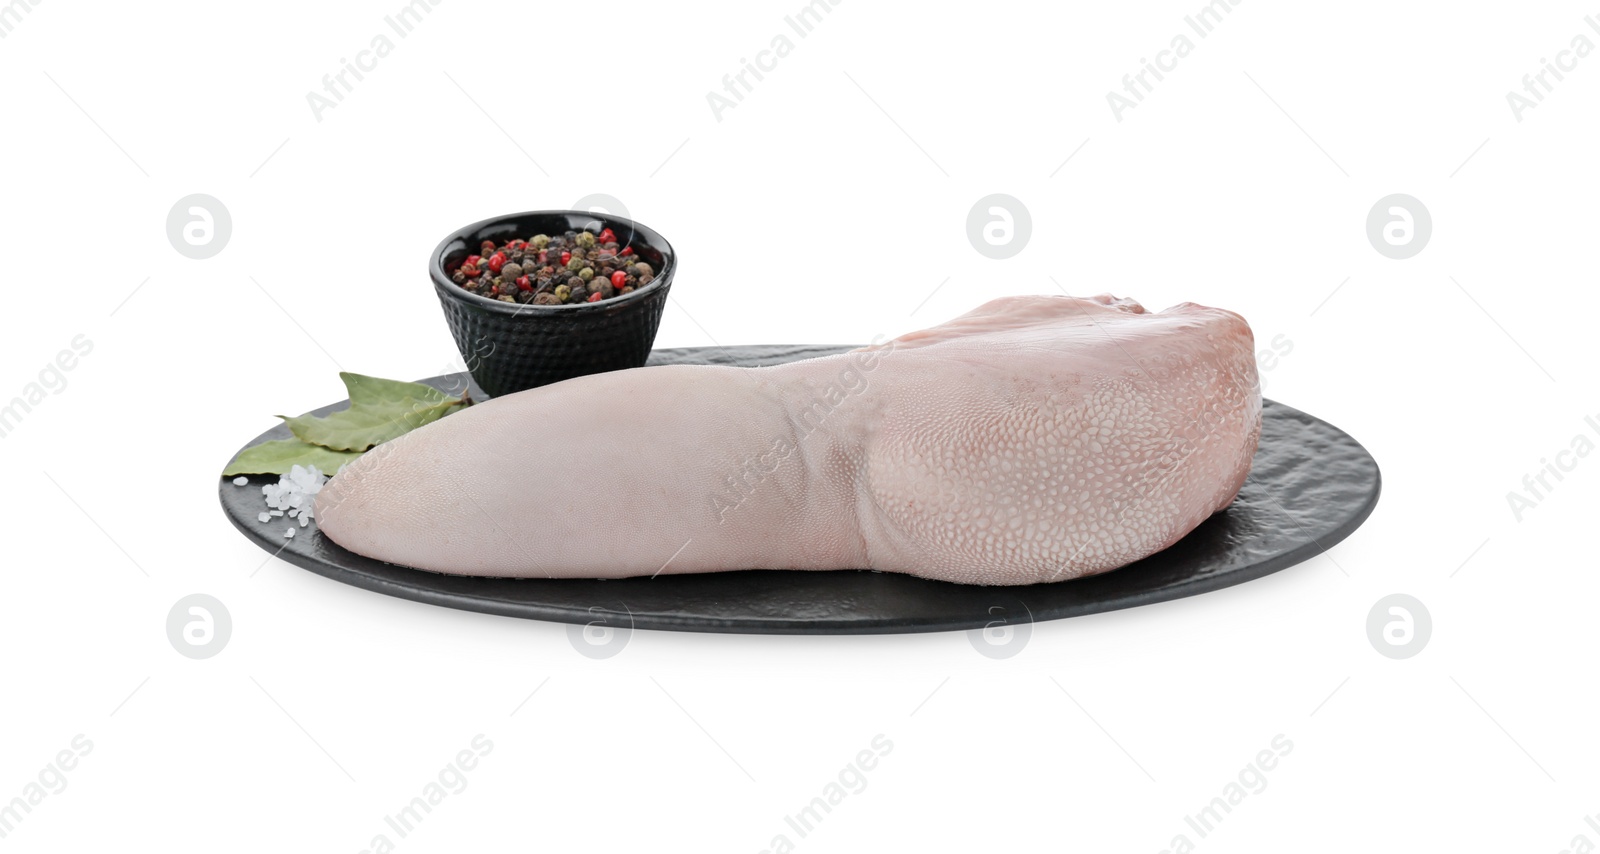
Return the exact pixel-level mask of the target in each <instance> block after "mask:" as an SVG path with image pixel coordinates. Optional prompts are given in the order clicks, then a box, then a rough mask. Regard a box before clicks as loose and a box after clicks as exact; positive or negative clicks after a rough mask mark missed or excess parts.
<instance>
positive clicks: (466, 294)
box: [428, 209, 678, 317]
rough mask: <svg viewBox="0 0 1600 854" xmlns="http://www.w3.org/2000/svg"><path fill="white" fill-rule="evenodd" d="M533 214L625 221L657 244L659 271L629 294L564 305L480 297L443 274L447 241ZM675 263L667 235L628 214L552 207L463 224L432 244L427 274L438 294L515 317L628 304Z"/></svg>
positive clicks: (650, 290)
mask: <svg viewBox="0 0 1600 854" xmlns="http://www.w3.org/2000/svg"><path fill="white" fill-rule="evenodd" d="M535 216H587V217H593V218H594V219H597V220H601V221H603V222H605V223H607V225H608V226H609V227H612V228H615V227H616V225H618V224H626V225H627V226H628V227H629V228H631V229H632V230H633V231H634V232H635V233H640V232H643V233H644V234H645V235H646V236H648V237H649V238H652V239H650V240H649V242H650V243H651V244H652V245H653V246H654V245H655V244H656V243H659V244H660V245H659V246H656V247H655V248H657V249H659V250H660V251H661V256H662V259H663V263H662V265H661V270H660V271H658V272H657V273H656V276H655V278H654V279H651V280H650V283H649V284H647V285H645V286H644V287H642V288H636V289H634V291H633V293H631V294H623V295H622V296H616V297H612V298H611V299H604V300H600V301H599V302H580V303H572V304H566V305H536V304H534V303H531V302H518V303H510V302H503V301H501V300H497V299H490V298H489V297H486V296H482V295H481V294H475V293H473V292H471V291H469V290H467V289H465V288H463V287H461V286H460V285H458V284H456V283H455V282H453V281H451V280H450V277H449V276H446V275H445V273H444V253H445V249H446V247H448V246H449V245H450V244H452V243H455V242H456V241H458V240H465V239H466V238H467V236H468V235H470V234H472V233H473V232H476V231H480V230H482V229H485V228H489V227H490V226H494V225H499V224H501V223H504V222H505V221H507V220H515V219H522V218H525V217H535ZM677 263H678V252H677V250H676V249H674V248H673V247H672V244H671V243H670V242H668V241H667V238H666V237H664V236H662V234H661V232H659V231H656V230H655V229H653V228H651V227H650V226H648V225H645V224H644V223H642V222H639V221H638V220H636V219H630V218H629V217H625V216H616V215H615V214H608V213H607V214H602V213H595V212H593V211H580V210H571V209H567V210H560V209H556V210H538V211H521V212H519V213H509V214H501V215H499V216H492V217H489V218H488V219H481V220H478V221H477V222H475V223H472V224H470V225H466V226H463V227H461V228H458V229H456V230H455V231H452V232H450V233H449V234H448V235H446V236H445V238H444V239H443V240H441V241H439V245H438V246H435V247H434V249H433V252H432V254H430V255H429V256H428V276H429V278H430V279H432V280H433V286H434V290H436V291H438V292H439V294H440V295H441V296H445V297H448V298H450V299H454V300H457V301H463V302H466V303H468V304H471V305H476V306H478V307H479V308H482V309H487V310H490V311H495V312H498V313H500V314H508V315H511V316H513V317H515V316H516V315H519V314H527V315H538V314H542V313H549V312H580V311H591V312H598V311H608V310H613V309H617V308H621V307H623V306H625V305H627V304H629V303H633V302H638V301H640V300H643V299H648V298H649V297H650V295H651V294H654V293H655V292H656V291H658V290H661V289H663V288H665V287H666V286H667V283H668V282H670V281H671V279H672V273H673V271H674V270H675V268H676V267H677Z"/></svg>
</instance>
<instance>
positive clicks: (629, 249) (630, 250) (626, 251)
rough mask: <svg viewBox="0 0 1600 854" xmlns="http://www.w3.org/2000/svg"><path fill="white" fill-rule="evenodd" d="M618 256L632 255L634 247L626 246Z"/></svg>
mask: <svg viewBox="0 0 1600 854" xmlns="http://www.w3.org/2000/svg"><path fill="white" fill-rule="evenodd" d="M617 254H618V255H623V256H627V255H632V254H633V247H632V246H624V247H622V251H621V252H618V253H617Z"/></svg>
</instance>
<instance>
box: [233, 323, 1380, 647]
mask: <svg viewBox="0 0 1600 854" xmlns="http://www.w3.org/2000/svg"><path fill="white" fill-rule="evenodd" d="M848 349H850V348H849V347H848V346H838V347H830V346H815V345H810V346H808V345H793V346H771V345H768V346H746V347H694V348H685V349H676V350H657V351H655V352H653V353H651V355H650V360H649V362H648V364H649V365H667V364H707V363H709V364H726V365H746V366H756V365H774V364H779V363H782V362H791V361H796V360H799V359H807V358H812V357H815V356H824V355H828V354H830V353H838V352H842V351H844V350H848ZM422 382H425V383H427V384H429V385H432V386H434V387H436V388H440V389H444V390H447V391H451V392H452V393H460V391H461V389H462V388H463V386H467V387H470V388H471V389H472V391H473V399H475V400H483V399H484V397H483V395H482V393H481V391H480V390H479V389H478V388H477V387H476V386H475V385H471V380H470V377H468V375H466V374H451V375H446V376H442V377H434V378H433V379H428V380H422ZM346 404H347V401H340V402H339V403H335V404H330V405H328V406H325V407H323V408H321V409H318V410H316V411H317V413H318V414H326V413H328V412H332V411H334V410H336V409H342V408H344V406H345V405H346ZM288 436H289V431H288V428H286V427H284V426H282V425H279V426H277V427H274V428H273V429H271V430H268V431H267V432H265V433H263V434H261V435H260V436H257V437H256V438H254V439H252V440H251V441H250V442H249V443H248V444H247V445H246V446H245V447H250V446H252V445H256V444H258V443H260V442H264V441H267V440H269V439H283V438H287V437H288ZM1379 480H1380V478H1379V473H1378V465H1377V463H1376V462H1375V461H1374V460H1373V459H1372V456H1371V455H1370V454H1368V453H1367V451H1366V449H1364V448H1362V447H1361V445H1360V444H1359V443H1358V442H1356V440H1354V439H1352V438H1350V436H1349V435H1347V434H1346V433H1344V432H1343V431H1342V430H1340V429H1338V428H1337V427H1334V426H1333V425H1331V424H1329V423H1327V422H1326V421H1323V420H1321V419H1318V418H1315V417H1313V416H1311V415H1307V414H1306V413H1304V412H1300V411H1299V410H1296V409H1292V408H1290V407H1287V406H1284V405H1283V404H1281V403H1277V402H1275V401H1271V400H1268V401H1266V402H1265V405H1264V407H1263V409H1262V424H1261V444H1260V448H1259V450H1257V452H1256V456H1255V463H1254V467H1253V468H1252V470H1251V472H1250V477H1249V479H1248V481H1247V482H1246V483H1245V486H1244V488H1243V489H1242V490H1241V491H1240V492H1239V497H1238V498H1236V499H1235V500H1234V502H1233V504H1232V505H1231V506H1230V507H1229V508H1228V509H1227V510H1224V511H1223V512H1221V513H1218V514H1216V515H1214V516H1212V517H1211V518H1210V519H1208V520H1206V521H1205V522H1204V523H1202V524H1201V525H1200V526H1199V527H1198V528H1196V529H1195V530H1194V531H1192V532H1190V533H1189V535H1188V536H1187V537H1184V538H1183V539H1182V540H1180V541H1179V542H1177V543H1176V544H1174V545H1173V546H1171V547H1170V548H1168V549H1166V550H1164V551H1162V552H1159V553H1157V554H1154V555H1151V556H1150V557H1147V558H1145V559H1144V560H1141V561H1139V562H1137V563H1134V564H1130V565H1128V566H1125V567H1123V568H1121V569H1118V570H1115V571H1112V572H1108V573H1104V574H1102V575H1097V576H1092V577H1089V578H1083V579H1077V580H1071V581H1058V582H1053V583H1049V584H1035V585H1029V586H1025V587H983V586H977V585H966V584H952V583H950V582H945V581H929V580H926V579H921V578H914V577H912V576H907V575H898V574H894V573H880V572H872V571H868V570H839V571H826V572H802V571H797V570H769V569H747V570H738V571H731V572H715V573H704V574H694V575H662V576H658V577H656V578H642V577H641V578H627V579H613V580H608V581H599V580H588V579H560V580H550V579H543V578H515V579H507V578H477V577H468V576H456V575H440V574H437V573H432V572H424V571H422V570H417V569H410V568H408V567H403V566H396V565H393V564H388V563H384V562H382V561H377V560H373V559H371V558H367V557H363V556H361V555H358V554H355V553H353V552H350V551H347V550H345V549H344V548H341V547H340V546H338V545H336V544H335V543H334V542H333V541H332V540H329V539H328V538H327V537H324V536H323V535H322V533H321V532H320V531H318V530H317V529H316V523H315V522H313V523H312V524H311V526H310V527H308V528H304V529H298V530H297V531H296V534H295V536H294V538H293V539H287V540H286V539H285V538H284V536H283V532H284V529H285V528H287V527H288V526H289V525H290V524H291V523H290V522H289V521H288V520H287V519H284V518H281V517H274V518H273V519H272V521H271V522H268V523H262V522H259V521H257V514H259V513H260V512H261V511H262V510H265V509H266V505H265V503H264V501H263V500H262V496H261V486H262V485H263V484H266V483H276V482H277V476H276V475H256V476H252V477H251V478H250V484H249V485H248V486H234V485H233V482H232V478H222V480H221V484H220V490H221V497H222V508H223V510H224V512H226V513H227V516H228V519H229V520H230V521H232V522H233V524H234V526H235V527H237V528H238V529H239V530H240V531H242V532H243V533H244V535H245V536H246V537H249V538H250V540H251V541H252V542H254V543H256V544H257V545H259V546H261V547H262V548H263V549H265V550H267V551H268V552H270V553H273V554H275V555H277V556H278V557H280V558H282V559H284V560H286V561H288V562H289V563H292V564H294V565H296V566H299V567H302V568H304V569H309V570H311V571H312V572H315V573H317V574H318V575H325V576H327V577H329V578H332V579H335V580H337V581H342V582H344V583H346V584H353V585H355V586H357V587H362V588H365V589H367V590H375V591H377V592H379V593H386V594H388V595H391V596H399V597H402V598H405V599H414V600H417V601H419V602H428V603H432V604H435V605H444V606H447V607H451V608H461V609H465V610H468V611H482V612H485V613H489V614H502V615H505V616H509V617H523V618H528V619H536V620H553V621H556V622H563V623H577V624H600V625H606V626H610V627H629V628H638V629H673V630H678V631H698V632H747V633H760V634H881V633H891V632H928V631H946V630H955V629H980V628H985V627H990V626H994V625H996V624H1007V625H1012V626H1014V625H1016V624H1017V623H1019V622H1030V621H1031V622H1036V621H1042V620H1055V619H1060V618H1062V617H1076V616H1080V615H1083V614H1094V613H1099V612H1102V611H1112V610H1116V609H1118V608H1130V607H1133V606H1135V605H1147V604H1150V603H1152V602H1163V601H1167V600H1169V599H1178V598H1182V597H1185V596H1193V595H1196V594H1198V593H1206V592H1209V591H1212V590H1218V589H1221V588H1224V587H1230V586H1232V585H1235V584H1240V583H1243V582H1246V581H1250V580H1252V579H1256V578H1260V577H1262V576H1264V575H1267V574H1269V573H1273V572H1277V571H1278V570H1280V569H1284V568H1286V567H1289V566H1293V565H1295V564H1297V563H1300V562H1302V561H1305V560H1308V559H1310V558H1312V557H1314V556H1316V555H1318V554H1321V553H1322V552H1323V551H1326V550H1327V549H1329V548H1331V547H1332V546H1333V545H1334V544H1335V543H1337V542H1339V541H1340V540H1342V539H1344V538H1345V537H1347V536H1349V534H1350V532H1352V531H1354V530H1355V529H1356V528H1357V527H1358V526H1360V525H1361V523H1362V522H1363V521H1364V520H1365V519H1366V518H1367V516H1368V515H1369V514H1370V513H1371V512H1372V508H1373V507H1374V506H1375V505H1376V504H1377V501H1378V491H1379Z"/></svg>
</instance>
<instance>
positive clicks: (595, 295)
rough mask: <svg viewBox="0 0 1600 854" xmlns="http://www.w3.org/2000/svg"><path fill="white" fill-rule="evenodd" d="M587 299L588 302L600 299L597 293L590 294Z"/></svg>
mask: <svg viewBox="0 0 1600 854" xmlns="http://www.w3.org/2000/svg"><path fill="white" fill-rule="evenodd" d="M588 301H589V302H599V301H600V295H599V294H590V295H589V299H588Z"/></svg>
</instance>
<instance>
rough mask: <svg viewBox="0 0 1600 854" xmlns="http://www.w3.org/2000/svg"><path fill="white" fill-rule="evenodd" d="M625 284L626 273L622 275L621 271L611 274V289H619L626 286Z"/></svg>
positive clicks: (626, 281)
mask: <svg viewBox="0 0 1600 854" xmlns="http://www.w3.org/2000/svg"><path fill="white" fill-rule="evenodd" d="M627 283H628V274H627V273H624V272H622V271H621V270H618V271H616V272H615V273H612V274H611V286H612V287H614V288H620V287H622V286H623V285H626V284H627Z"/></svg>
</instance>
